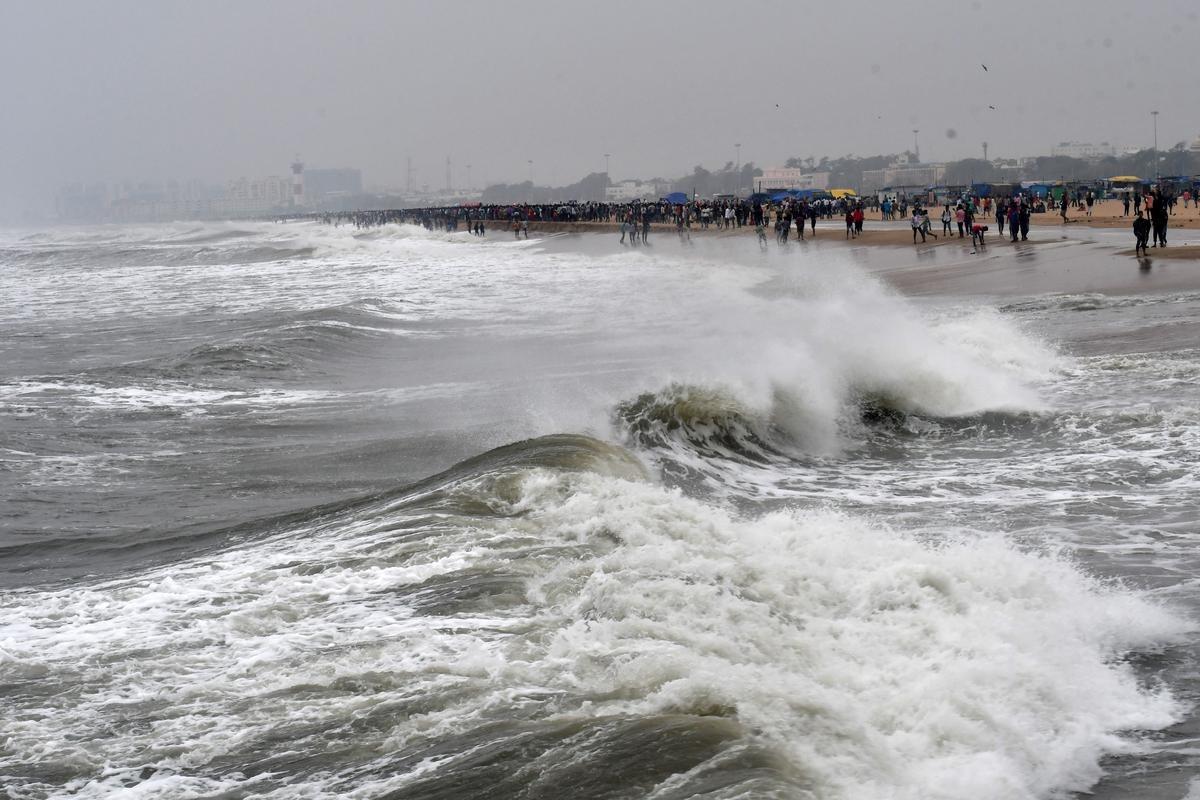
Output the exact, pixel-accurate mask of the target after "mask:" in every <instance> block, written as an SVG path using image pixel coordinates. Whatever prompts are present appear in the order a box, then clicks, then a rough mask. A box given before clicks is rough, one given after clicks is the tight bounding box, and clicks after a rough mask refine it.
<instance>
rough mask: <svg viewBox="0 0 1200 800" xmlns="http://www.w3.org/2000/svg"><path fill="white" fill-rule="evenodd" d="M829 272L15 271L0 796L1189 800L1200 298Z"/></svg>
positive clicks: (209, 251)
mask: <svg viewBox="0 0 1200 800" xmlns="http://www.w3.org/2000/svg"><path fill="white" fill-rule="evenodd" d="M807 247H808V248H809V249H804V248H802V247H799V246H796V245H792V246H790V247H776V246H774V245H772V246H771V247H769V248H767V249H766V250H760V248H759V246H758V245H757V243H756V242H755V241H754V237H752V236H750V237H734V238H728V239H717V238H702V237H696V238H694V239H692V240H691V241H690V242H680V241H679V240H678V239H677V238H676V237H675V236H674V235H673V234H670V235H662V236H659V235H656V234H654V233H652V234H651V237H650V243H649V245H648V246H640V247H636V248H630V247H622V246H621V245H620V244H619V243H618V242H617V237H616V235H603V236H601V235H586V236H561V237H548V238H544V239H537V238H535V239H532V240H529V241H513V240H512V239H511V238H510V237H508V236H507V235H504V234H503V233H502V232H500V231H496V232H494V233H493V232H489V236H488V237H487V238H485V239H479V238H477V237H474V236H471V235H469V234H467V233H454V234H446V233H429V232H427V231H424V230H422V229H419V228H415V227H401V226H390V227H387V228H383V229H376V230H369V231H356V230H355V229H354V228H352V227H341V228H334V227H330V226H321V225H315V224H305V223H294V224H270V223H261V224H260V223H228V224H199V223H192V224H185V223H176V224H172V225H158V226H143V227H115V226H114V227H95V228H74V229H62V230H58V231H43V232H29V231H8V232H2V233H0V500H2V504H0V795H3V796H7V797H11V798H16V799H17V800H24V799H26V798H99V797H114V796H115V797H122V798H135V799H137V800H149V799H151V798H153V799H155V800H158V799H161V800H168V799H170V800H173V799H174V798H213V799H214V800H215V798H249V797H255V798H312V799H313V800H316V799H318V798H330V799H331V800H332V798H389V799H391V800H401V799H402V798H405V799H407V798H411V799H412V800H424V799H426V798H441V799H444V800H457V799H459V798H653V799H654V800H668V799H670V800H677V799H680V798H710V799H711V800H717V799H718V798H721V799H725V800H733V798H800V799H801V800H805V799H811V800H876V799H877V798H900V799H903V800H931V799H933V800H940V799H945V800H952V799H958V798H962V799H964V800H967V799H969V800H978V799H980V798H1014V799H1015V798H1031V799H1032V798H1070V797H1075V796H1082V795H1078V794H1077V793H1082V792H1091V793H1093V794H1091V795H1090V796H1092V797H1097V798H1132V797H1136V798H1151V799H1153V800H1159V799H1161V800H1181V799H1182V798H1185V797H1188V798H1200V780H1195V776H1197V775H1198V774H1200V717H1198V715H1197V709H1196V704H1197V702H1198V701H1200V632H1198V626H1197V620H1198V618H1200V580H1198V579H1197V576H1198V575H1200V327H1198V325H1197V320H1200V292H1197V291H1188V290H1185V289H1171V290H1162V291H1160V290H1158V289H1157V288H1156V285H1155V284H1154V283H1153V281H1154V274H1157V273H1153V274H1151V275H1150V276H1149V277H1148V278H1147V281H1148V282H1147V283H1146V284H1145V285H1143V286H1141V287H1139V288H1138V289H1137V291H1136V292H1133V293H1108V294H1102V293H1088V292H1078V293H1062V292H1052V293H1045V292H1038V291H1032V292H1030V291H1027V290H1025V289H1022V286H1023V285H1026V284H1022V278H1021V275H1022V274H1023V273H1022V271H1023V270H1026V269H1027V268H1028V267H1027V266H1025V265H1023V262H1022V261H1021V259H1022V258H1027V259H1028V258H1036V259H1040V261H1039V262H1038V263H1039V265H1040V266H1039V267H1038V268H1039V269H1050V270H1053V269H1054V268H1055V264H1056V263H1059V262H1060V261H1061V263H1063V264H1067V263H1068V262H1069V263H1070V264H1072V265H1075V266H1074V267H1072V268H1073V269H1076V271H1077V272H1079V269H1078V265H1079V264H1081V263H1082V264H1084V265H1086V264H1087V261H1088V259H1089V258H1092V257H1095V258H1102V257H1104V258H1109V257H1110V256H1105V255H1103V254H1102V253H1100V250H1099V245H1089V244H1085V243H1077V244H1052V245H1046V246H1044V247H1041V248H1040V249H1037V248H1031V250H1030V252H1029V253H1028V254H1025V255H1022V254H1020V253H1017V254H1014V249H1007V248H1005V249H1001V248H995V250H996V253H995V254H992V255H980V256H978V257H977V258H979V259H987V261H986V262H982V261H981V262H978V263H986V264H991V265H993V266H994V268H995V270H996V271H999V272H998V274H999V273H1003V274H1011V275H1012V276H1013V277H1012V281H1013V285H1012V287H1010V288H1008V289H1006V290H1004V291H990V290H989V292H982V291H968V290H962V289H961V288H955V290H954V291H953V292H952V291H950V290H945V291H941V290H936V291H922V292H912V291H909V292H908V293H905V292H901V291H899V290H898V289H896V288H892V287H893V286H894V285H897V284H896V281H895V280H894V279H895V277H896V276H897V275H903V274H905V271H906V270H911V269H913V268H916V266H919V265H913V264H910V263H909V262H912V261H914V260H915V259H916V258H917V256H915V255H914V254H913V253H912V252H910V251H908V250H907V249H897V250H890V249H879V248H876V249H874V250H872V251H871V252H867V250H866V249H865V248H850V247H829V246H825V247H822V246H821V245H820V244H819V243H818V244H815V245H813V244H811V243H809V244H808V245H807ZM955 250H956V248H954V247H952V246H948V247H944V248H940V249H939V252H938V253H937V254H935V255H934V256H931V257H932V258H934V259H941V260H942V261H944V262H945V263H944V264H943V266H944V267H945V268H946V269H947V270H950V271H953V270H954V269H955V267H954V264H953V263H952V262H953V259H956V258H958V259H961V258H964V257H965V256H964V252H965V250H964V252H952V251H955ZM959 250H962V248H959ZM1180 263H1181V264H1186V262H1180ZM1047 265H1048V266H1047ZM1064 269H1065V267H1064ZM1129 269H1130V270H1131V271H1136V269H1137V268H1136V267H1135V266H1130V267H1129ZM1174 269H1175V270H1176V272H1178V271H1180V270H1181V269H1183V267H1179V266H1176V267H1174ZM1027 285H1028V286H1034V285H1035V284H1032V283H1030V284H1027Z"/></svg>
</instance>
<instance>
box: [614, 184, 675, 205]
mask: <svg viewBox="0 0 1200 800" xmlns="http://www.w3.org/2000/svg"><path fill="white" fill-rule="evenodd" d="M662 190H663V186H662V185H661V184H658V183H654V182H653V181H636V180H628V181H621V182H620V183H614V184H613V185H611V186H608V187H605V189H604V199H605V200H607V201H608V202H610V203H628V202H629V201H630V200H657V199H658V198H659V197H660V196H661V195H662Z"/></svg>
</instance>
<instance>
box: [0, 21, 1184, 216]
mask: <svg viewBox="0 0 1200 800" xmlns="http://www.w3.org/2000/svg"><path fill="white" fill-rule="evenodd" d="M1198 14H1200V2H1197V0H1139V2H1128V1H1127V0H1088V1H1086V2H1079V1H1077V0H1058V1H1057V2H1033V1H1032V0H978V2H972V0H945V1H944V2H943V1H942V0H925V1H923V2H917V3H913V2H908V1H907V0H889V2H887V3H880V2H875V0H851V1H850V2H846V1H845V0H828V2H820V3H812V2H806V1H805V0H773V2H767V3H754V2H746V1H745V0H736V2H735V1H734V0H724V1H723V2H709V1H708V0H691V2H667V1H666V0H664V1H663V2H624V0H599V1H598V2H592V3H587V2H573V1H572V2H557V3H551V2H537V3H534V2H525V0H503V2H488V3H478V2H475V0H458V1H457V2H437V3H434V2H421V3H413V2H342V1H340V0H339V1H338V2H335V1H334V0H322V2H305V1H304V0H258V1H257V2H255V1H251V0H242V1H240V2H218V1H215V0H205V1H204V2H169V1H168V2H163V1H161V0H159V1H155V2H126V1H118V0H109V1H107V2H97V1H93V2H53V1H47V0H38V2H23V3H22V2H7V3H6V4H5V15H4V16H5V19H4V24H3V27H2V29H0V67H2V72H0V74H2V75H3V80H4V92H3V94H2V95H0V104H2V106H0V107H2V108H3V111H4V116H3V124H2V125H0V210H2V209H3V208H4V207H5V206H7V207H8V209H10V210H11V209H13V208H14V207H19V206H20V205H21V204H22V203H23V201H24V198H38V197H41V198H45V197H47V196H49V195H50V194H52V193H53V191H54V190H55V189H56V188H57V187H58V186H59V185H60V184H62V183H64V182H67V181H72V180H84V181H96V180H106V181H111V180H117V179H124V178H130V179H152V180H161V179H164V178H168V177H177V178H180V179H186V178H201V179H204V180H206V181H211V182H216V183H221V182H224V181H225V180H227V179H229V178H235V177H238V176H242V175H245V176H249V177H255V176H263V175H269V174H285V173H286V171H287V164H288V162H289V161H290V159H291V158H292V156H293V155H294V154H296V153H299V154H300V155H301V156H302V157H303V159H304V160H305V161H306V162H307V163H308V164H309V165H312V166H354V167H359V168H361V169H362V170H363V173H364V179H365V180H366V182H367V183H368V184H370V185H381V184H382V185H392V186H400V185H403V182H404V173H405V166H404V165H405V158H406V157H407V156H411V157H412V159H413V165H414V168H415V169H416V171H417V178H416V179H417V182H418V183H429V184H431V185H433V186H440V185H441V184H442V183H443V182H444V177H443V176H444V160H445V158H446V156H447V155H449V156H451V157H452V159H453V161H454V163H455V183H456V184H462V183H463V182H464V179H465V165H466V164H467V163H468V162H469V163H471V164H472V165H473V166H472V175H471V177H472V182H473V183H475V184H482V183H483V182H484V181H485V180H486V181H488V182H497V181H501V180H512V181H516V180H524V179H525V178H526V177H527V175H528V163H527V162H528V160H530V159H532V160H533V162H534V165H533V174H534V179H535V180H536V181H537V182H538V183H560V184H561V183H566V182H570V181H574V180H576V179H578V178H579V177H580V176H582V175H583V174H585V173H587V172H590V171H596V170H601V169H603V166H604V153H611V154H612V174H613V177H614V178H617V179H619V178H623V177H631V176H643V177H650V176H653V175H663V176H673V175H679V174H682V173H684V172H687V171H690V170H691V168H692V166H693V165H695V164H698V163H702V164H705V165H706V166H710V167H715V166H720V165H722V164H724V162H726V161H730V160H733V159H734V158H735V147H734V145H735V144H736V143H741V145H742V147H741V158H742V160H743V161H754V162H756V163H758V164H759V165H772V164H777V163H782V161H783V159H785V158H787V157H788V156H791V155H800V156H806V155H815V156H820V155H823V154H827V155H843V154H846V153H856V154H860V155H865V154H875V153H880V152H896V151H900V150H902V149H905V148H907V147H909V146H910V145H911V143H912V140H913V136H912V129H913V128H918V129H920V131H921V133H920V143H921V155H922V157H923V158H925V159H926V160H935V159H948V158H959V157H964V156H968V155H978V154H980V152H981V142H982V141H984V140H985V139H986V140H987V141H989V142H990V148H989V154H990V155H992V156H1005V155H1037V154H1047V153H1048V152H1049V150H1050V147H1051V146H1052V145H1053V144H1054V143H1056V142H1057V141H1059V140H1064V139H1078V140H1085V141H1100V140H1108V141H1113V142H1114V143H1118V144H1129V145H1141V146H1147V147H1148V146H1150V144H1151V142H1152V137H1153V128H1152V120H1151V116H1150V111H1151V110H1153V109H1158V110H1160V111H1161V114H1160V116H1159V120H1158V125H1159V133H1158V139H1159V144H1160V146H1162V147H1164V148H1165V147H1169V146H1170V145H1172V144H1174V143H1175V142H1177V141H1180V140H1183V139H1187V140H1191V139H1192V138H1194V137H1195V136H1196V135H1197V134H1200V102H1197V100H1198V99H1200V92H1198V91H1197V89H1196V88H1195V87H1196V85H1197V73H1198V72H1200V19H1198ZM981 64H987V66H988V70H987V71H986V72H985V71H984V70H983V68H982V67H981V66H980V65H981ZM777 104H778V107H777ZM989 106H995V107H996V108H995V110H992V109H990V108H989Z"/></svg>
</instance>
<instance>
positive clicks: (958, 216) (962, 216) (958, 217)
mask: <svg viewBox="0 0 1200 800" xmlns="http://www.w3.org/2000/svg"><path fill="white" fill-rule="evenodd" d="M954 221H955V222H956V223H957V224H958V238H960V239H961V238H963V233H964V232H965V231H964V229H965V227H966V224H967V212H966V210H964V209H963V207H962V203H959V204H958V205H957V206H955V207H954Z"/></svg>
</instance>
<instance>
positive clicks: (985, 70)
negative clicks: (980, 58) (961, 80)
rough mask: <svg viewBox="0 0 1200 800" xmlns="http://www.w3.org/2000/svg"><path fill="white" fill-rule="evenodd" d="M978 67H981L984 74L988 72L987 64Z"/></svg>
mask: <svg viewBox="0 0 1200 800" xmlns="http://www.w3.org/2000/svg"><path fill="white" fill-rule="evenodd" d="M979 66H981V67H983V71H984V72H987V71H988V68H987V64H980V65H979Z"/></svg>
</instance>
